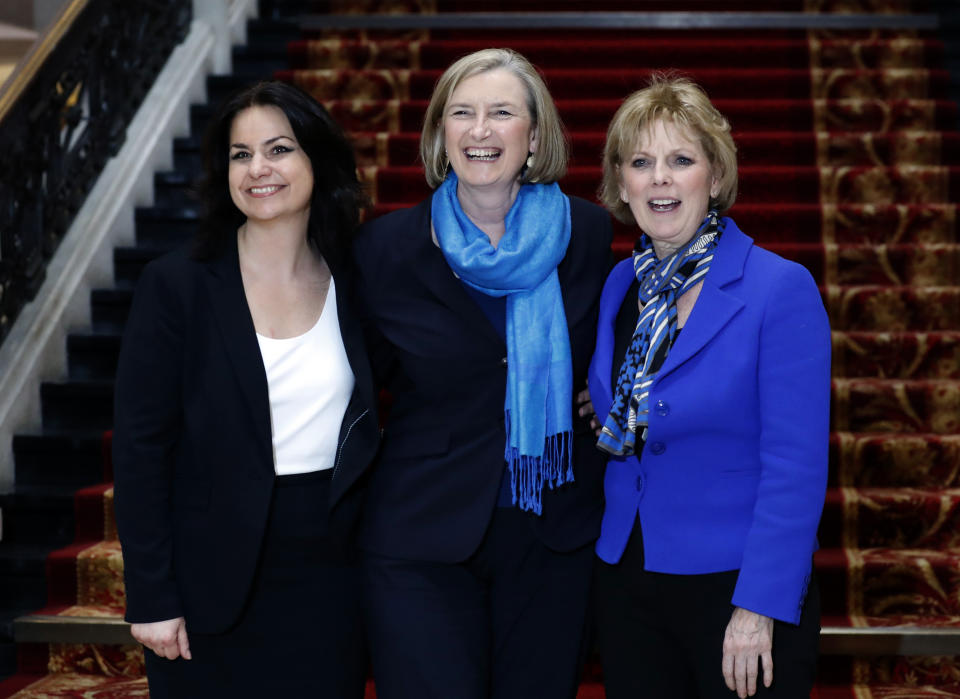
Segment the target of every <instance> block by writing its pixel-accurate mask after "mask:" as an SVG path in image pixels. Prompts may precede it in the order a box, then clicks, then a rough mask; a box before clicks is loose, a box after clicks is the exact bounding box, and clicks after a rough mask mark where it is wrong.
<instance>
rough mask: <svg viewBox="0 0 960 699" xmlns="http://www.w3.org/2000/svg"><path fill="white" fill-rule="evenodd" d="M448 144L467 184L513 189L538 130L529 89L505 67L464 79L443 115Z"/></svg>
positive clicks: (533, 148) (462, 183)
mask: <svg viewBox="0 0 960 699" xmlns="http://www.w3.org/2000/svg"><path fill="white" fill-rule="evenodd" d="M443 133H444V146H445V148H446V151H447V157H448V158H449V159H450V166H451V167H452V168H453V171H454V172H455V173H456V174H457V178H458V179H459V181H460V186H461V187H475V188H483V189H494V188H496V187H503V188H504V189H505V190H507V191H510V190H511V189H512V188H514V187H518V186H519V183H518V177H519V176H520V170H521V168H522V167H523V164H524V163H525V162H526V160H527V156H528V155H529V154H530V153H532V152H534V151H536V147H537V133H536V128H535V127H534V126H533V123H532V116H531V114H530V109H529V108H528V106H527V91H526V89H525V88H524V85H523V83H522V82H521V81H520V78H518V77H517V76H516V75H514V74H513V73H511V72H510V71H508V70H505V69H503V68H497V69H494V70H490V71H487V72H485V73H478V74H477V75H473V76H471V77H469V78H466V79H465V80H463V81H462V82H461V83H460V84H459V85H458V86H457V88H456V89H455V90H454V91H453V93H452V94H451V95H450V99H449V101H448V102H447V107H446V109H445V110H444V116H443Z"/></svg>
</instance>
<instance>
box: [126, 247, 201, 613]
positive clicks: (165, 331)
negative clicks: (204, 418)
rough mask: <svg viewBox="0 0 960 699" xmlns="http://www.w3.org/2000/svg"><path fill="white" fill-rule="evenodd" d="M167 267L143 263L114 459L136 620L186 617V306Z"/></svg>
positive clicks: (128, 587)
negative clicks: (178, 505) (181, 520)
mask: <svg viewBox="0 0 960 699" xmlns="http://www.w3.org/2000/svg"><path fill="white" fill-rule="evenodd" d="M169 282H170V280H169V279H166V278H165V277H164V274H163V272H162V269H161V268H160V267H159V266H158V265H156V264H152V265H148V266H147V268H146V269H145V270H144V272H143V274H142V276H141V280H140V283H139V285H138V287H137V292H136V294H135V296H134V301H133V306H132V308H131V311H130V317H129V320H128V322H127V327H126V331H125V333H124V341H123V346H122V349H121V352H120V361H119V366H118V369H117V380H116V393H115V406H114V439H113V460H114V471H115V474H114V475H115V488H116V496H115V508H116V514H117V525H118V528H119V533H120V537H121V541H122V544H123V557H124V577H125V581H126V594H127V615H126V619H127V621H130V622H150V621H162V620H164V619H172V618H176V617H179V616H183V613H184V612H183V609H182V605H181V601H180V597H179V594H178V592H177V585H176V580H175V578H174V572H173V551H172V524H171V521H170V520H171V502H170V500H171V497H172V479H173V472H174V465H173V462H174V459H175V454H176V452H177V444H178V440H179V436H180V434H181V431H182V415H181V410H180V405H181V396H180V387H181V383H182V381H181V372H182V357H183V335H184V314H185V309H184V308H183V307H181V305H180V300H181V298H182V297H181V296H180V294H179V293H177V291H175V290H174V289H173V288H172V286H171V284H170V283H169Z"/></svg>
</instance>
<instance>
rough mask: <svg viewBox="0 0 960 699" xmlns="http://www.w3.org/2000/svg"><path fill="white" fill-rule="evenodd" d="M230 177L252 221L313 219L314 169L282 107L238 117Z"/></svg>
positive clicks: (258, 108) (233, 128)
mask: <svg viewBox="0 0 960 699" xmlns="http://www.w3.org/2000/svg"><path fill="white" fill-rule="evenodd" d="M228 179H229V184H230V198H231V199H233V203H234V204H236V206H237V208H238V209H240V211H241V212H242V213H243V215H244V216H246V217H247V220H248V221H255V222H268V221H275V220H278V219H282V218H286V217H290V216H293V217H309V214H310V198H311V196H312V195H313V169H312V168H311V166H310V159H309V158H308V157H307V155H306V153H304V152H303V149H301V147H300V144H299V143H298V142H297V140H296V138H295V137H294V133H293V128H292V127H291V126H290V121H289V119H287V116H286V114H284V113H283V111H281V110H280V109H279V108H278V107H273V106H255V107H249V108H247V109H244V110H243V111H242V112H240V113H238V114H237V116H236V117H235V118H234V120H233V124H232V126H231V127H230V167H229V171H228Z"/></svg>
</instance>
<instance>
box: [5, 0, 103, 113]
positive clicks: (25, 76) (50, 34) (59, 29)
mask: <svg viewBox="0 0 960 699" xmlns="http://www.w3.org/2000/svg"><path fill="white" fill-rule="evenodd" d="M88 2H89V0H71V1H70V2H69V3H67V4H66V5H64V6H63V8H62V9H61V10H60V13H59V14H58V15H57V18H56V19H55V20H54V21H53V23H52V24H51V25H50V26H49V27H48V28H47V30H46V31H45V32H44V33H43V35H42V36H41V37H40V40H39V41H37V42H36V43H35V44H34V45H33V46H32V47H31V49H30V51H28V52H27V55H26V56H24V57H23V58H22V59H21V60H20V62H19V63H18V64H17V67H16V68H15V69H14V71H13V74H12V75H11V76H10V78H9V79H8V80H7V82H6V83H4V86H3V91H2V92H0V122H2V121H3V120H4V118H5V117H6V116H7V113H8V112H9V111H10V108H11V107H12V106H13V105H14V104H15V103H16V101H17V100H18V99H19V98H20V95H21V94H23V91H24V90H25V89H26V88H27V85H29V84H30V81H31V80H33V78H34V77H35V76H36V74H37V73H38V72H39V71H40V67H41V66H42V65H43V63H44V61H46V60H47V57H48V56H49V55H50V54H51V53H53V50H54V49H55V48H56V47H57V44H59V43H60V40H61V39H62V38H63V36H64V35H65V34H66V33H67V30H68V29H69V28H70V25H71V24H73V21H74V20H75V19H76V18H77V16H78V15H79V14H80V13H81V12H82V11H83V8H85V7H86V6H87V3H88Z"/></svg>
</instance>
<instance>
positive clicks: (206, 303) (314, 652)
mask: <svg viewBox="0 0 960 699" xmlns="http://www.w3.org/2000/svg"><path fill="white" fill-rule="evenodd" d="M205 157H206V165H205V167H206V180H205V185H204V191H205V197H206V202H205V203H206V204H207V207H208V211H207V215H206V218H205V220H204V222H203V224H202V226H201V233H200V237H199V238H198V241H197V245H196V246H195V247H194V248H193V249H192V250H187V251H179V252H175V253H172V254H170V255H167V256H164V257H162V258H161V259H159V260H157V261H155V262H153V263H151V264H150V265H148V266H147V268H146V269H145V270H144V272H143V275H142V277H141V279H140V282H139V286H138V288H137V293H136V296H135V300H134V304H133V308H132V310H131V313H130V319H129V322H128V327H127V330H126V334H125V337H124V342H123V349H122V351H121V356H120V364H119V369H118V375H117V390H116V405H115V412H116V416H115V431H114V463H115V470H116V511H117V522H118V527H119V533H120V540H121V543H122V546H123V555H124V567H125V578H126V591H127V615H126V618H127V620H128V621H130V622H131V623H132V629H131V630H132V633H133V636H134V638H136V639H137V640H138V641H140V642H141V643H143V644H144V646H145V647H146V661H147V674H148V677H149V682H150V691H151V696H153V697H155V698H156V697H177V698H178V699H182V698H183V697H213V696H223V697H225V696H229V697H247V696H249V697H254V696H256V697H260V696H327V697H360V696H362V695H363V685H364V677H365V670H366V662H365V653H364V642H363V637H362V632H361V624H360V622H359V620H358V619H359V600H358V594H357V587H358V583H357V579H356V571H355V568H354V566H353V564H352V562H351V560H350V557H349V555H348V552H347V551H346V547H343V546H341V545H340V544H339V543H338V542H339V541H340V537H339V536H337V534H338V533H341V532H347V531H349V529H350V528H351V526H352V521H353V518H354V516H355V514H356V510H357V509H358V504H357V503H358V487H357V483H358V479H359V477H360V475H361V474H362V472H363V471H364V470H365V468H366V467H367V465H368V463H369V461H370V459H371V458H372V456H373V453H374V451H375V450H376V445H377V441H378V431H377V424H376V415H375V411H374V410H373V409H372V407H373V402H374V398H375V396H374V392H373V388H372V385H373V384H372V380H371V375H370V367H369V362H368V360H367V358H366V354H365V351H364V347H363V342H362V339H361V335H360V331H359V328H358V327H357V326H356V324H355V323H354V322H353V317H352V314H351V311H350V307H349V300H348V296H347V292H348V290H349V288H350V285H351V282H350V260H349V256H348V255H347V254H346V253H347V251H348V249H349V245H350V238H351V236H352V233H353V229H354V227H355V226H356V223H357V218H358V210H359V205H360V200H361V191H360V187H359V184H358V182H357V179H356V171H355V164H354V159H353V155H352V152H351V149H350V146H349V144H348V143H347V141H346V139H345V138H344V136H343V134H342V132H341V131H340V129H339V127H338V126H337V125H336V124H335V123H334V122H333V121H332V119H331V118H330V116H329V115H328V114H327V112H326V111H325V110H324V109H323V108H322V107H321V106H320V105H319V104H317V103H316V102H315V101H314V100H313V99H312V98H310V97H309V96H308V95H306V94H305V93H303V92H301V91H300V90H298V89H296V88H294V87H291V86H289V85H285V84H283V83H261V84H258V85H256V86H254V87H252V88H249V89H247V90H245V91H243V92H241V93H239V94H238V95H236V96H235V97H233V98H232V99H230V100H229V101H228V102H227V103H226V104H225V105H224V106H223V108H222V109H221V111H220V113H219V115H218V116H217V117H216V118H215V119H214V121H213V122H212V124H211V126H210V129H209V131H208V136H207V147H206V155H205Z"/></svg>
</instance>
